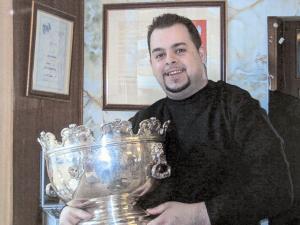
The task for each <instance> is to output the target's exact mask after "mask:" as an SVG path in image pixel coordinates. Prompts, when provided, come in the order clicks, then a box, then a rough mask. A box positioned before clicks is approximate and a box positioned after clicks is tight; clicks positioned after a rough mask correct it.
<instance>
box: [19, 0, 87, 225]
mask: <svg viewBox="0 0 300 225" xmlns="http://www.w3.org/2000/svg"><path fill="white" fill-rule="evenodd" d="M38 2H40V3H44V4H46V5H49V6H51V7H54V8H57V9H60V10H62V11H64V12H67V13H69V14H71V15H74V16H76V21H75V27H74V45H73V53H72V68H73V70H72V71H73V72H72V75H71V76H72V79H71V93H70V94H71V100H70V101H69V102H62V101H56V100H49V99H43V98H32V97H26V96H25V93H26V78H27V66H28V53H29V41H30V20H31V5H32V1H31V0H13V8H14V12H15V14H14V18H13V20H14V122H13V123H14V124H13V129H14V130H13V139H14V144H13V149H14V150H13V174H14V175H13V201H14V202H13V210H14V211H13V213H14V215H13V224H14V225H39V224H41V214H40V209H39V172H40V171H39V153H40V146H39V144H38V143H37V141H36V139H37V137H38V135H39V133H40V131H42V130H46V131H51V132H54V133H55V134H56V135H58V134H59V132H60V130H61V129H62V128H63V127H66V126H67V125H68V124H70V123H77V124H81V123H82V79H83V78H82V77H83V21H84V18H83V17H84V0H59V1H55V0H41V1H38Z"/></svg>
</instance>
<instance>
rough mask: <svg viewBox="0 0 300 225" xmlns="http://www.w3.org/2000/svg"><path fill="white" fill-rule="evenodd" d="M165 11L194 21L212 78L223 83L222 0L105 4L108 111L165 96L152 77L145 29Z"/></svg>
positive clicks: (105, 105) (105, 103)
mask: <svg viewBox="0 0 300 225" xmlns="http://www.w3.org/2000/svg"><path fill="white" fill-rule="evenodd" d="M163 13H176V14H179V15H182V16H185V17H188V18H189V19H191V20H192V21H193V22H194V23H195V25H196V27H197V29H198V28H199V29H198V30H199V32H202V35H201V36H202V37H201V39H202V43H203V44H204V47H203V50H204V51H205V56H206V58H205V59H203V60H204V62H205V63H206V66H207V71H208V78H209V79H212V80H224V81H225V77H226V75H225V73H226V72H225V71H226V69H225V58H226V49H225V43H226V42H225V30H226V27H225V2H224V1H201V2H200V1H199V2H160V3H122V4H104V5H103V109H104V110H139V109H143V108H145V107H147V106H148V105H151V104H152V103H154V102H155V101H156V100H158V99H161V98H164V97H165V94H164V93H163V91H162V89H161V88H160V86H159V84H158V82H157V81H156V80H155V78H154V76H153V75H152V70H151V67H150V63H149V54H148V47H147V27H148V25H150V24H151V22H152V19H153V18H154V17H156V16H158V15H160V14H163ZM203 34H204V35H203Z"/></svg>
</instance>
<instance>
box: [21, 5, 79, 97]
mask: <svg viewBox="0 0 300 225" xmlns="http://www.w3.org/2000/svg"><path fill="white" fill-rule="evenodd" d="M74 21H75V17H74V16H72V15H69V14H67V13H64V12H62V11H59V10H57V9H54V8H51V7H49V6H46V5H44V4H41V3H38V2H35V1H33V2H32V17H31V35H30V36H31V37H30V49H29V64H28V77H27V89H26V95H27V96H32V97H46V98H52V99H58V100H70V82H71V69H72V66H71V65H72V46H73V29H74Z"/></svg>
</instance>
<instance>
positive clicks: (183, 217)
mask: <svg viewBox="0 0 300 225" xmlns="http://www.w3.org/2000/svg"><path fill="white" fill-rule="evenodd" d="M147 212H148V213H149V214H151V215H158V217H156V218H155V219H154V220H152V221H151V222H150V223H148V225H179V224H180V225H210V220H209V217H208V213H207V210H206V206H205V203H204V202H200V203H193V204H186V203H180V202H166V203H163V204H161V205H159V206H157V207H155V208H152V209H147Z"/></svg>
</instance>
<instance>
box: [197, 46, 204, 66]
mask: <svg viewBox="0 0 300 225" xmlns="http://www.w3.org/2000/svg"><path fill="white" fill-rule="evenodd" d="M198 52H199V55H200V59H201V62H202V63H203V64H206V51H205V49H204V48H203V47H200V48H199V49H198Z"/></svg>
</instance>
